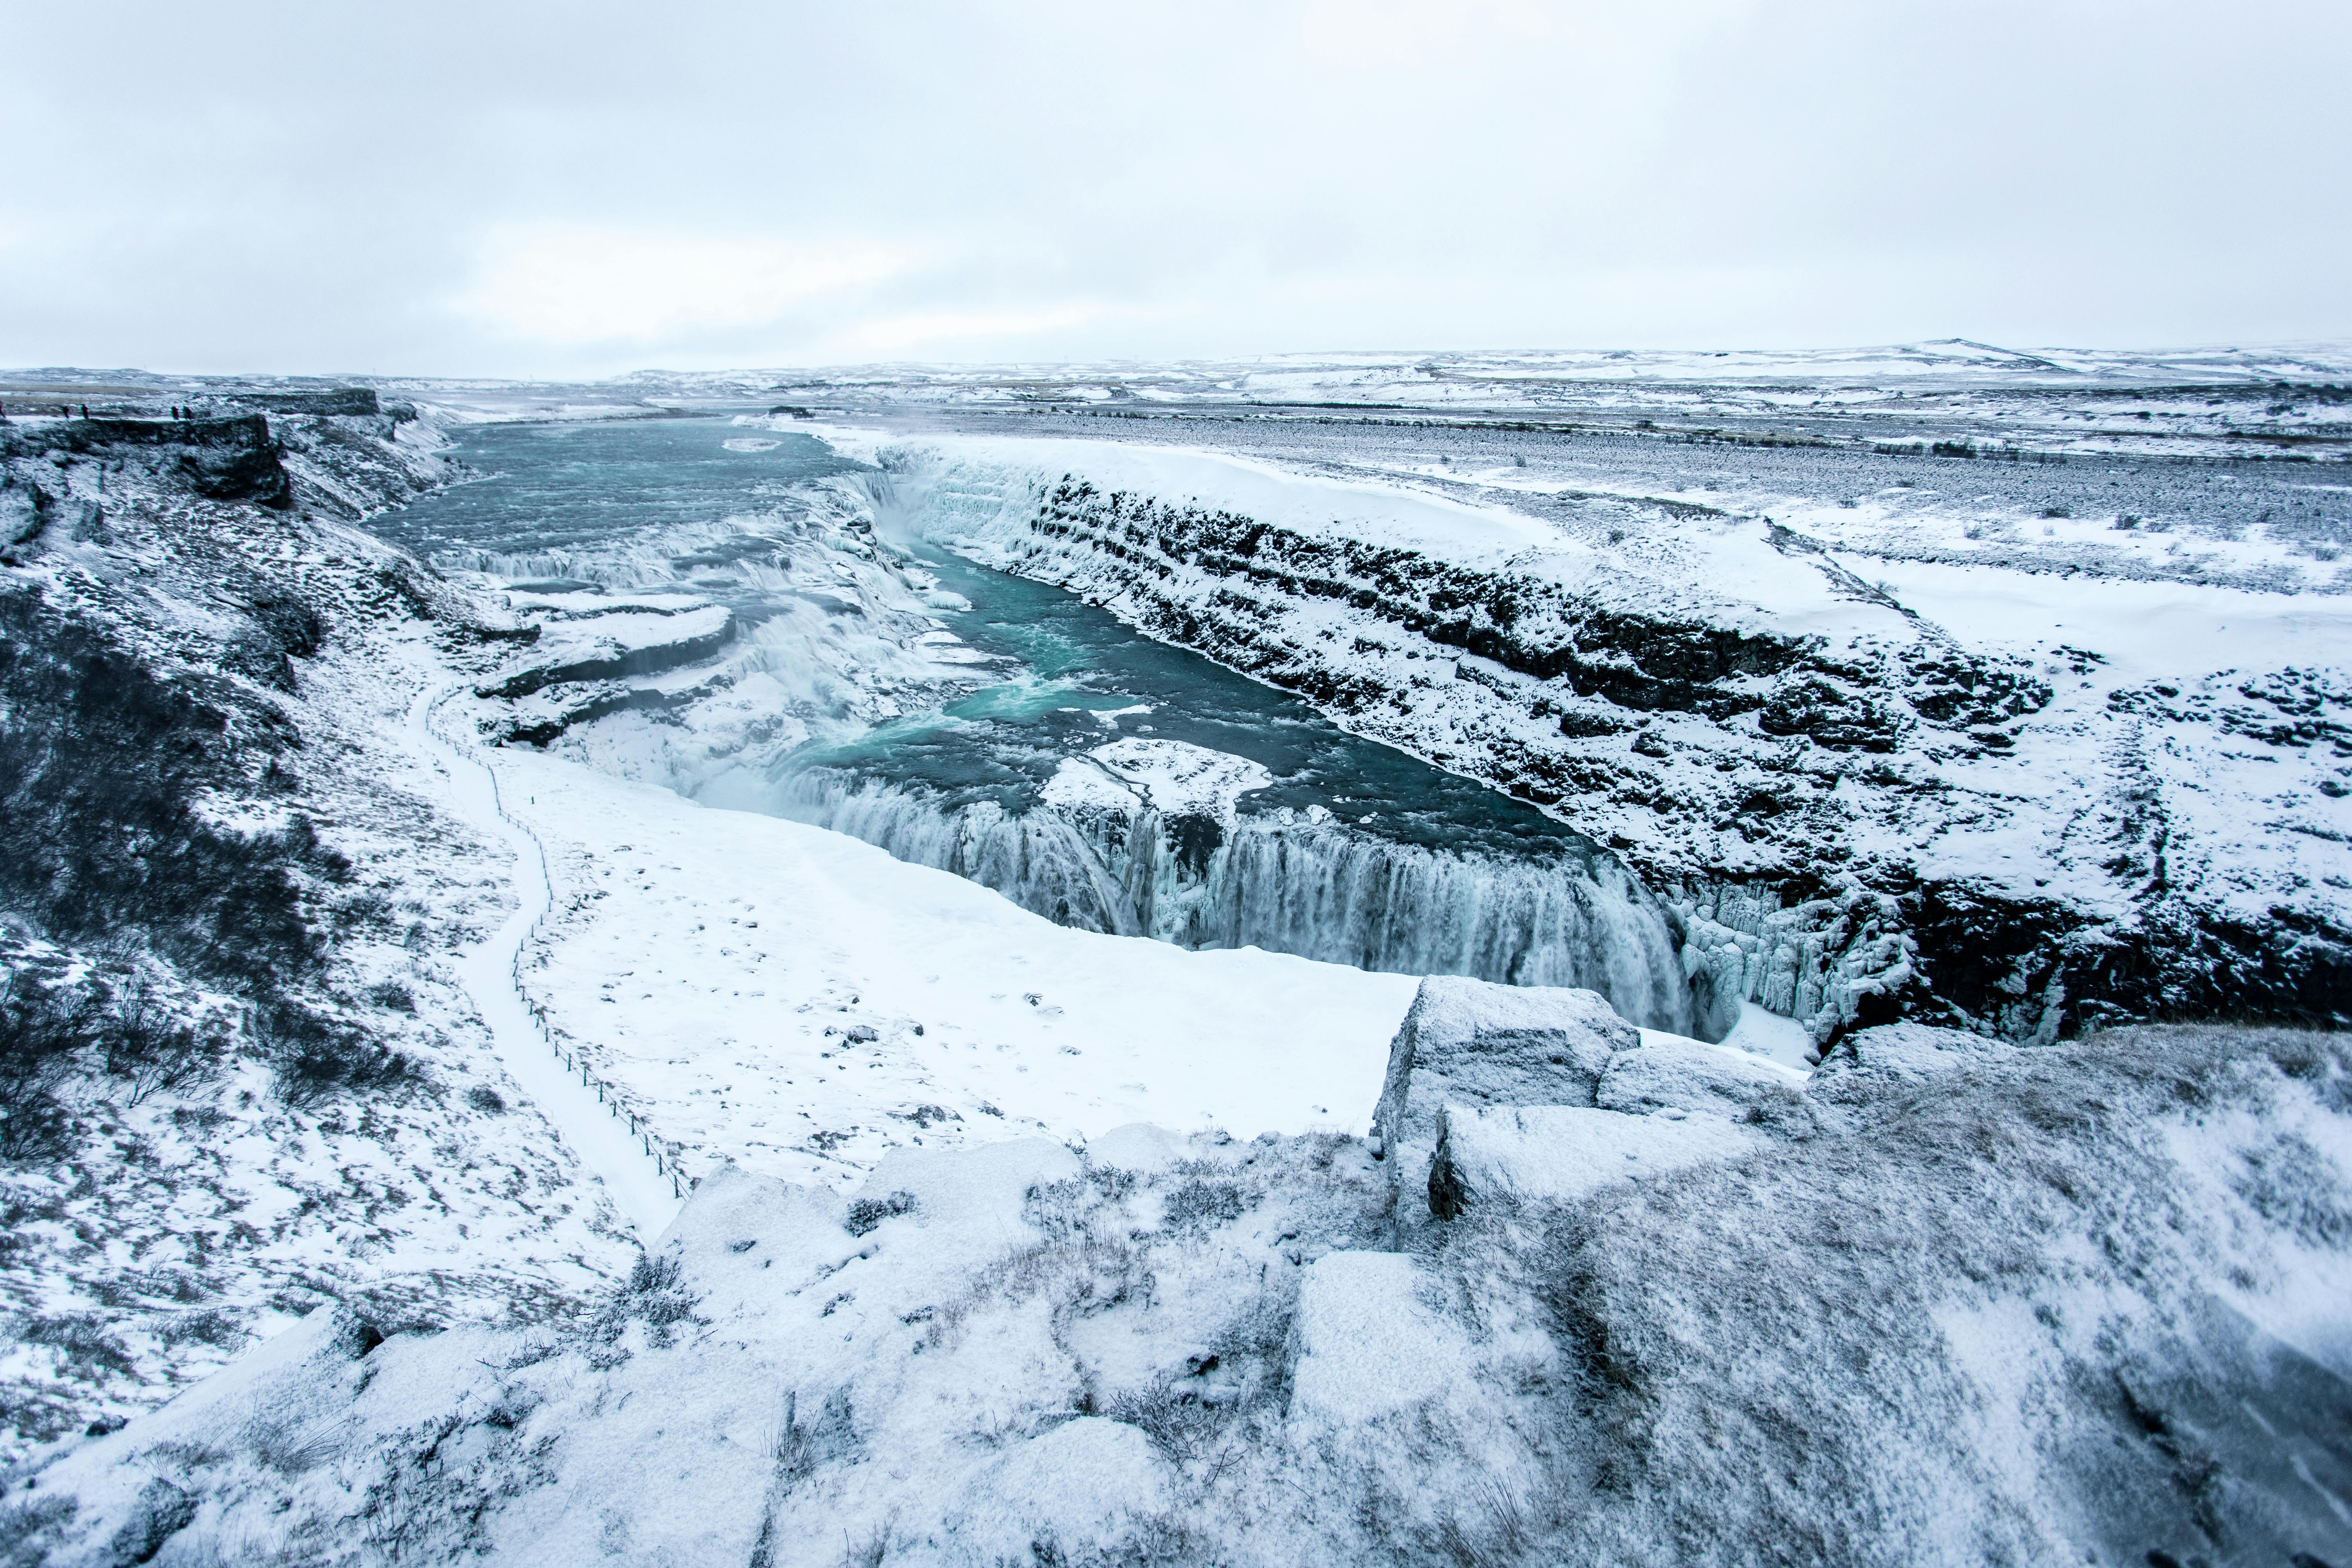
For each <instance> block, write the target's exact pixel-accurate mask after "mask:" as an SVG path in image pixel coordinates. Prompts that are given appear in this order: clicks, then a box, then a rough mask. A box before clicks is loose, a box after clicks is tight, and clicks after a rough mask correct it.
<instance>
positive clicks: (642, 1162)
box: [408, 681, 692, 1246]
mask: <svg viewBox="0 0 2352 1568" xmlns="http://www.w3.org/2000/svg"><path fill="white" fill-rule="evenodd" d="M464 689H465V683H464V682H462V681H458V682H453V683H451V684H449V685H446V686H443V687H440V688H437V689H430V690H427V691H425V692H424V693H422V694H420V695H419V696H418V697H417V699H416V700H415V703H414V704H413V705H412V706H411V707H410V709H409V712H408V727H409V731H410V732H411V734H412V736H413V737H414V738H415V740H416V741H417V742H421V743H422V745H423V747H424V749H425V751H426V752H429V753H433V754H437V755H439V756H440V757H442V758H444V759H446V762H447V763H448V775H449V784H450V791H451V795H452V797H453V800H454V804H455V805H456V806H457V812H458V815H459V816H463V817H464V818H465V819H466V820H467V822H469V823H471V824H472V825H473V826H475V827H477V828H478V829H479V830H481V831H482V832H483V833H484V834H486V835H488V836H489V837H503V838H504V839H506V841H507V842H508V844H509V846H510V847H512V848H513V850H514V852H515V861H516V865H517V876H516V878H515V886H516V892H517V894H518V900H517V902H518V907H517V909H516V910H515V912H514V913H513V914H511V915H509V916H508V917H507V921H506V923H505V924H504V925H502V926H500V927H499V930H498V931H496V932H495V933H494V934H493V935H492V936H491V937H490V938H489V939H488V941H486V942H482V943H481V944H480V945H479V946H478V947H476V948H475V949H473V950H472V952H468V953H467V955H466V956H464V957H463V958H461V959H460V960H458V963H457V968H458V971H459V973H460V976H461V977H462V978H463V979H464V981H465V983H466V989H467V991H468V992H469V993H471V994H472V995H473V998H474V1005H476V1006H477V1007H478V1008H479V1009H481V1014H482V1021H483V1022H484V1023H485V1024H487V1025H488V1026H489V1030H490V1038H491V1043H492V1046H493V1047H494V1048H495V1049H496V1051H497V1052H498V1056H499V1061H500V1063H501V1065H503V1066H504V1067H505V1068H506V1069H507V1071H508V1073H509V1075H511V1076H512V1077H513V1079H514V1080H515V1081H516V1083H518V1084H520V1086H521V1087H522V1089H523V1090H524V1092H525V1093H527V1094H529V1095H530V1097H531V1099H532V1100H533V1101H534V1102H536V1103H537V1104H538V1106H539V1108H540V1110H541V1111H542V1112H544V1113H545V1115H546V1116H547V1118H548V1120H549V1121H551V1122H552V1123H553V1124H554V1125H555V1128H556V1131H558V1132H559V1133H561V1134H562V1137H563V1139H564V1141H565V1142H569V1143H571V1144H572V1146H573V1148H574V1149H576V1150H577V1151H578V1152H579V1153H580V1156H581V1159H582V1161H583V1163H585V1164H586V1165H587V1166H588V1168H589V1169H590V1170H591V1171H593V1172H594V1173H595V1174H596V1176H597V1177H598V1179H599V1180H601V1181H602V1182H603V1183H604V1186H605V1189H606V1191H608V1192H609V1193H610V1194H612V1197H613V1201H614V1206H615V1207H616V1208H618V1209H619V1210H620V1211H621V1214H622V1215H623V1216H624V1217H625V1218H626V1219H627V1220H628V1221H629V1223H630V1224H631V1225H632V1226H634V1227H635V1230H636V1232H637V1237H638V1239H639V1240H640V1241H641V1242H643V1243H645V1244H646V1245H648V1246H650V1245H651V1244H652V1243H653V1241H654V1239H655V1238H656V1237H658V1236H660V1235H661V1233H662V1232H663V1231H664V1230H666V1229H667V1228H668V1227H669V1223H670V1221H671V1220H673V1219H675V1218H676V1217H677V1210H678V1205H679V1203H680V1201H681V1200H683V1199H684V1197H685V1196H686V1194H687V1191H688V1188H690V1187H691V1186H692V1182H691V1180H690V1179H689V1178H688V1176H687V1175H686V1173H684V1172H682V1171H681V1170H679V1169H678V1165H677V1158H676V1156H675V1155H673V1154H672V1153H671V1152H670V1151H669V1150H668V1149H667V1148H666V1147H665V1146H664V1145H663V1144H662V1143H661V1142H659V1141H658V1140H656V1138H655V1137H654V1136H653V1132H652V1130H651V1129H650V1128H649V1127H647V1126H646V1124H645V1122H644V1121H642V1120H641V1119H640V1118H639V1117H638V1116H637V1114H636V1113H635V1111H634V1110H631V1109H629V1107H628V1106H627V1104H626V1103H625V1101H624V1100H622V1098H621V1096H620V1094H619V1093H618V1092H617V1091H615V1090H614V1088H613V1086H612V1085H610V1084H608V1083H606V1082H605V1081H604V1079H600V1078H598V1077H597V1076H596V1075H595V1074H594V1073H593V1072H592V1071H591V1070H590V1069H589V1068H588V1066H587V1064H586V1063H585V1062H584V1061H583V1060H582V1059H581V1057H580V1055H579V1053H578V1052H577V1051H569V1050H566V1049H565V1048H564V1047H563V1045H562V1042H561V1041H560V1040H559V1039H558V1038H557V1037H556V1034H555V1031H554V1030H553V1029H551V1027H549V1026H548V1022H547V1012H546V1009H545V1008H543V1007H541V1005H539V1004H538V1003H536V1002H533V1001H532V1000H531V999H530V995H529V994H528V993H526V992H525V991H524V990H523V988H522V952H523V948H524V946H525V945H526V944H527V943H529V942H530V940H531V939H532V938H533V937H535V936H537V935H538V934H539V932H540V931H541V928H542V927H543V926H544V925H545V924H546V923H547V920H548V917H549V915H550V914H551V912H552V911H553V910H554V904H555V893H554V883H553V880H552V879H551V877H550V876H549V874H548V859H547V846H546V845H545V844H543V843H541V841H540V837H539V835H538V834H537V833H535V832H533V831H532V830H531V828H530V826H529V825H528V824H527V823H524V822H523V821H521V820H520V818H518V817H516V816H514V815H513V814H511V813H510V812H509V811H508V810H507V806H506V801H505V799H504V797H503V796H502V795H501V794H500V792H499V776H498V774H497V773H496V772H495V771H493V770H492V769H491V767H490V766H489V764H488V763H486V762H484V761H483V760H482V758H481V757H480V756H478V755H477V754H475V752H474V750H473V748H470V747H468V746H467V745H465V744H464V743H462V742H457V741H455V740H453V739H451V738H450V737H449V736H447V735H446V734H444V733H443V732H442V731H441V729H440V727H439V726H438V725H437V724H436V723H435V722H434V720H435V716H436V714H437V713H438V711H439V710H440V708H441V705H442V704H443V703H444V702H446V701H447V700H449V699H450V698H452V697H454V696H456V695H457V693H458V692H460V691H462V690H464Z"/></svg>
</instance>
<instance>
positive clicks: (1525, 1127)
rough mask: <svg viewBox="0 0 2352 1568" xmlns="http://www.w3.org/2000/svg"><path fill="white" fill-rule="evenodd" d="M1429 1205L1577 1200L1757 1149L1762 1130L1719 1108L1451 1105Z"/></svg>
mask: <svg viewBox="0 0 2352 1568" xmlns="http://www.w3.org/2000/svg"><path fill="white" fill-rule="evenodd" d="M1438 1123H1439V1130H1438V1138H1437V1152H1436V1155H1435V1157H1434V1158H1433V1160H1432V1161H1431V1163H1430V1167H1429V1212H1430V1213H1431V1214H1433V1215H1436V1216H1437V1217H1438V1218H1439V1219H1453V1218H1454V1217H1455V1216H1456V1215H1460V1214H1462V1213H1463V1212H1464V1211H1465V1210H1466V1209H1468V1208H1470V1207H1472V1206H1473V1205H1476V1204H1479V1203H1482V1202H1486V1201H1487V1200H1490V1199H1494V1198H1512V1199H1517V1200H1518V1201H1520V1202H1529V1201H1533V1202H1544V1203H1571V1202H1574V1201H1575V1200H1577V1199H1580V1198H1582V1197H1584V1196H1586V1195H1587V1194H1591V1193H1592V1192H1593V1191H1595V1190H1596V1189H1598V1188H1601V1187H1602V1186H1605V1185H1607V1184H1610V1183H1612V1182H1622V1181H1639V1180H1642V1179H1643V1178H1644V1177H1651V1176H1657V1175H1662V1174H1664V1173H1666V1172H1668V1171H1678V1170H1681V1169H1683V1168H1684V1167H1685V1166H1688V1165H1696V1164H1702V1163H1706V1162H1707V1161H1710V1160H1725V1159H1737V1158H1738V1157H1739V1156H1741V1155H1743V1154H1747V1153H1749V1152H1752V1151H1754V1150H1756V1149H1758V1148H1760V1147H1762V1146H1763V1144H1764V1143H1765V1142H1766V1137H1765V1134H1764V1133H1763V1132H1761V1131H1759V1130H1757V1129H1755V1128H1751V1127H1748V1126H1745V1125H1743V1124H1741V1123H1738V1122H1735V1121H1727V1120H1726V1119H1724V1118H1722V1117H1719V1116H1690V1117H1685V1118H1683V1119H1681V1120H1678V1121H1676V1120H1669V1119H1667V1118H1665V1117H1663V1116H1628V1115H1626V1114H1624V1113H1623V1112H1622V1111H1616V1110H1593V1109H1589V1108H1587V1107H1584V1106H1574V1105H1509V1106H1483V1107H1481V1106H1462V1105H1449V1106H1446V1107H1444V1108H1443V1110H1440V1112H1439V1115H1438Z"/></svg>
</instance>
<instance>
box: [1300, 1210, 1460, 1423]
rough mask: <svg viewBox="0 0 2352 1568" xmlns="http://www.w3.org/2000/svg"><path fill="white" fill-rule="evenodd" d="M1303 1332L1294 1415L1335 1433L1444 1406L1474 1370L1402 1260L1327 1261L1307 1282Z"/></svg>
mask: <svg viewBox="0 0 2352 1568" xmlns="http://www.w3.org/2000/svg"><path fill="white" fill-rule="evenodd" d="M1297 1343H1298V1352H1299V1354H1298V1370H1297V1374H1296V1376H1295V1379H1294V1381H1293V1383H1292V1394H1291V1409H1292V1411H1293V1413H1294V1414H1295V1415H1300V1416H1304V1417H1306V1418H1307V1419H1309V1420H1319V1421H1324V1422H1328V1423H1329V1424H1331V1425H1332V1426H1357V1425H1360V1424H1361V1423H1363V1422H1365V1421H1369V1420H1371V1419H1374V1418H1375V1417H1378V1416H1381V1415H1390V1414H1391V1413H1393V1412H1395V1411H1399V1410H1404V1409H1409V1408H1411V1407H1412V1406H1413V1405H1423V1404H1426V1403H1428V1402H1430V1401H1432V1400H1435V1399H1439V1398H1442V1397H1443V1396H1444V1394H1445V1393H1446V1392H1447V1391H1448V1390H1449V1389H1451V1388H1453V1387H1454V1386H1455V1385H1456V1384H1461V1383H1465V1382H1467V1381H1468V1380H1469V1378H1470V1375H1471V1373H1472V1370H1473V1369H1472V1357H1471V1354H1470V1350H1469V1346H1468V1344H1467V1343H1466V1342H1465V1340H1464V1338H1463V1336H1462V1331H1461V1330H1460V1329H1459V1328H1457V1327H1455V1326H1454V1325H1453V1324H1451V1323H1449V1322H1447V1321H1444V1320H1443V1319H1441V1318H1440V1317H1439V1316H1438V1315H1437V1314H1436V1313H1435V1312H1433V1311H1431V1310H1429V1308H1428V1307H1426V1306H1425V1305H1423V1303H1422V1301H1421V1300H1420V1296H1419V1293H1418V1290H1417V1289H1416V1277H1415V1271H1414V1266H1413V1260H1412V1258H1409V1257H1407V1256H1405V1255H1404V1254H1402V1253H1396V1252H1333V1253H1328V1254H1327V1255H1325V1256H1324V1257H1323V1258H1320V1259H1318V1261H1317V1262H1316V1263H1315V1264H1314V1265H1313V1266H1312V1267H1310V1268H1308V1269H1307V1272H1306V1276H1305V1278H1304V1279H1301V1280H1300V1281H1299V1286H1298V1318H1297Z"/></svg>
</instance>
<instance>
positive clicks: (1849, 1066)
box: [1809, 1023, 2018, 1104]
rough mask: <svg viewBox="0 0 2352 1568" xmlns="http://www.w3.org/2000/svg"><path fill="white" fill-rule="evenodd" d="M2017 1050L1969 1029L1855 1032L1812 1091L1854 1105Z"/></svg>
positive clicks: (1816, 1072)
mask: <svg viewBox="0 0 2352 1568" xmlns="http://www.w3.org/2000/svg"><path fill="white" fill-rule="evenodd" d="M2017 1049H2018V1047H2015V1046H2011V1045H2007V1044H2005V1043H2003V1042H2001V1041H2000V1040H1995V1039H1989V1038H1987V1037H1985V1036H1982V1035H1972V1034H1969V1032H1968V1031H1967V1030H1965V1029H1939V1028H1937V1027H1936V1026H1933V1025H1930V1024H1912V1023H1902V1024H1882V1025H1880V1026H1878V1027H1876V1028H1874V1029H1857V1030H1856V1031H1854V1032H1853V1034H1851V1035H1848V1036H1846V1037H1844V1038H1843V1039H1841V1040H1840V1041H1838V1043H1837V1044H1836V1045H1834V1046H1832V1047H1830V1049H1829V1052H1828V1054H1827V1055H1825V1056H1823V1057H1822V1065H1821V1066H1820V1067H1818V1068H1814V1069H1813V1076H1812V1082H1811V1086H1810V1089H1809V1092H1810V1093H1811V1094H1812V1095H1813V1096H1814V1097H1815V1098H1816V1099H1820V1100H1827V1101H1829V1102H1831V1103H1832V1104H1853V1103H1854V1102H1856V1101H1859V1100H1869V1099H1872V1098H1874V1097H1875V1096H1877V1095H1881V1094H1884V1093H1885V1092H1887V1091H1888V1090H1889V1089H1899V1088H1903V1087H1905V1086H1906V1085H1912V1084H1918V1083H1922V1082H1925V1081H1926V1080H1927V1079H1931V1078H1935V1077H1937V1076H1938V1075H1940V1074H1943V1073H1948V1072H1951V1071H1953V1070H1955V1069H1957V1068H1966V1067H1975V1066H1979V1065H1981V1064H1983V1063H1986V1062H1990V1061H1997V1060H2000V1058H2005V1057H2011V1056H2014V1055H2015V1054H2016V1053H2017Z"/></svg>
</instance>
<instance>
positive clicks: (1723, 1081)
mask: <svg viewBox="0 0 2352 1568" xmlns="http://www.w3.org/2000/svg"><path fill="white" fill-rule="evenodd" d="M1804 1086H1805V1075H1804V1074H1803V1073H1801V1072H1798V1071H1796V1070H1795V1069H1793V1068H1785V1067H1782V1066H1781V1065H1780V1063H1778V1062H1775V1061H1771V1060H1769V1059H1767V1058H1763V1057H1756V1056H1749V1055H1747V1054H1746V1053H1744V1052H1740V1051H1735V1050H1727V1049H1725V1048H1724V1047H1721V1046H1710V1045H1707V1044H1706V1043H1704V1042H1703V1041H1699V1040H1687V1039H1681V1038H1677V1037H1675V1036H1672V1035H1659V1034H1647V1035H1645V1036H1644V1037H1643V1039H1642V1042H1641V1043H1640V1044H1639V1045H1637V1046H1635V1047H1633V1049H1631V1050H1623V1051H1619V1052H1618V1053H1616V1054H1615V1055H1614V1056H1612V1057H1611V1058H1609V1063H1608V1066H1607V1067H1605V1068H1603V1069H1602V1070H1601V1082H1600V1085H1599V1087H1598V1088H1597V1089H1595V1090H1594V1092H1593V1097H1592V1102H1593V1103H1594V1104H1595V1105H1598V1106H1599V1107H1601V1109H1602V1110H1620V1111H1624V1112H1626V1113H1627V1114H1629V1115H1633V1116H1653V1115H1657V1116H1665V1117H1669V1118H1672V1117H1676V1116H1685V1115H1687V1116H1706V1117H1716V1118H1728V1119H1735V1120H1736V1119H1738V1118H1739V1117H1742V1116H1745V1115H1746V1114H1747V1113H1748V1111H1749V1110H1751V1109H1753V1108H1754V1107H1755V1106H1756V1105H1758V1104H1759V1103H1760V1102H1762V1101H1764V1100H1769V1099H1772V1098H1773V1097H1775V1096H1778V1095H1784V1094H1791V1093H1795V1092H1797V1091H1799V1090H1801V1089H1803V1088H1804Z"/></svg>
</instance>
